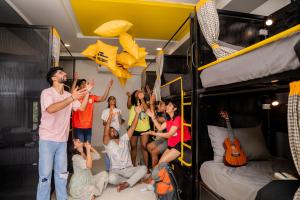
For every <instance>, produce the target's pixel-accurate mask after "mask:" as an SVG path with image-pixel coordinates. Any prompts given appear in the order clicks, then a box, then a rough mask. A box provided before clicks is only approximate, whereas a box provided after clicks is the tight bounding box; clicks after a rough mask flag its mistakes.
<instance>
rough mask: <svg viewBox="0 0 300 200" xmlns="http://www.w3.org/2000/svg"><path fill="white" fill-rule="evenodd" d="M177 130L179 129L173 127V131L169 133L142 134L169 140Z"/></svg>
mask: <svg viewBox="0 0 300 200" xmlns="http://www.w3.org/2000/svg"><path fill="white" fill-rule="evenodd" d="M177 129H178V127H177V126H172V127H171V129H170V130H169V131H168V132H167V133H160V132H154V131H148V132H145V133H142V135H145V134H148V135H153V136H158V137H162V138H166V139H168V138H170V137H171V136H173V135H174V134H175V133H176V131H177Z"/></svg>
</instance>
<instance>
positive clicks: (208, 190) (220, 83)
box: [190, 3, 300, 200]
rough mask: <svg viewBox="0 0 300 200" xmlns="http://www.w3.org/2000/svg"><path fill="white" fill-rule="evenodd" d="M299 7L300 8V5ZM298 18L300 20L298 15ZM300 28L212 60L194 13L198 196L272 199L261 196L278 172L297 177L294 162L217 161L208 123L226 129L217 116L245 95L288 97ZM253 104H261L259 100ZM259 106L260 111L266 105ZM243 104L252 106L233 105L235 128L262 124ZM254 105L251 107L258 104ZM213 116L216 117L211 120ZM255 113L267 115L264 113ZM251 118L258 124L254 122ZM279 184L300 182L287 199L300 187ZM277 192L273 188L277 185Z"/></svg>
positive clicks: (297, 64)
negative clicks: (235, 163) (231, 163)
mask: <svg viewBox="0 0 300 200" xmlns="http://www.w3.org/2000/svg"><path fill="white" fill-rule="evenodd" d="M295 5H296V6H298V8H299V5H298V4H296V3H294V4H293V6H295ZM296 11H297V12H298V11H299V9H296ZM298 13H299V12H298ZM227 14H228V15H232V17H233V18H243V19H248V20H253V18H252V17H253V16H250V15H242V14H235V13H227ZM297 15H298V14H297ZM295 20H298V19H296V18H295ZM261 23H264V19H261ZM297 23H299V21H298V22H297ZM299 32H300V25H296V26H293V27H290V28H289V29H287V30H285V31H283V32H281V33H278V34H276V35H274V36H272V37H270V38H268V39H265V40H262V41H260V42H258V43H255V44H251V45H250V46H249V47H246V48H244V49H241V50H240V51H237V52H235V53H233V54H231V55H229V56H227V57H223V58H220V59H218V60H215V61H213V59H211V57H212V56H211V55H212V50H209V51H210V53H209V52H208V51H207V49H204V48H203V46H206V47H207V46H208V45H207V43H206V41H205V39H204V37H203V35H202V33H201V30H200V28H199V25H198V22H197V17H196V14H194V15H192V16H191V44H192V45H191V47H190V48H191V49H192V50H191V52H192V76H193V79H192V80H193V83H192V85H193V89H192V91H191V95H192V124H193V127H192V130H193V131H192V133H193V140H192V148H193V159H192V162H193V182H194V185H193V196H195V198H194V199H202V198H203V197H204V196H205V195H209V196H210V198H213V199H233V200H234V199H249V200H250V199H255V198H256V199H259V200H261V199H268V197H266V196H264V195H262V194H266V193H264V192H262V191H264V190H265V189H266V188H268V187H270V185H273V182H274V181H273V180H274V173H275V172H278V171H285V172H289V173H290V174H293V175H295V176H297V173H296V172H295V169H294V165H293V164H289V165H287V163H286V162H284V164H282V162H279V161H278V160H276V159H270V158H266V159H259V160H255V159H254V161H249V162H248V164H247V165H246V166H243V167H238V168H232V167H228V166H225V165H224V164H223V163H222V162H215V161H214V155H215V153H216V152H215V147H214V145H215V144H214V143H213V141H212V140H213V138H212V137H210V135H209V131H210V130H209V129H210V128H209V127H208V125H214V126H216V127H218V128H219V129H221V127H222V126H223V127H224V124H223V125H222V123H220V122H219V121H218V119H217V118H216V115H218V111H220V109H223V108H225V109H226V108H227V109H228V107H230V106H232V104H234V103H232V100H237V101H238V100H239V101H244V100H245V98H246V97H249V98H253V99H255V101H257V100H258V99H259V98H260V97H263V96H265V94H267V95H274V94H275V93H276V94H277V93H279V92H280V93H285V94H286V96H287V94H288V91H289V82H291V81H295V80H299V79H300V73H299V72H300V70H299V68H300V56H299V53H297V52H299V43H300V33H299ZM209 54H210V56H209ZM211 61H212V62H211ZM199 66H200V67H199ZM199 85H200V86H199ZM224 98H225V99H226V98H227V99H228V101H229V102H231V103H228V104H227V105H225V107H218V105H217V104H213V103H212V102H214V101H219V102H220V99H224ZM253 105H254V106H257V103H256V104H253ZM219 106H220V105H219ZM223 106H224V105H223ZM226 106H227V107H226ZM259 106H260V107H259V109H261V106H262V104H260V105H259ZM243 107H247V103H240V104H239V107H238V106H237V108H236V109H237V110H234V109H233V113H232V114H233V115H234V116H233V117H234V118H235V119H234V120H233V121H235V123H234V125H235V126H236V127H234V128H249V127H254V125H258V124H256V122H255V120H247V117H249V113H247V112H251V111H249V110H248V111H247V112H246V113H243V114H242V115H241V113H240V111H239V110H238V109H243ZM249 109H250V110H251V109H253V107H250V108H249ZM257 109H258V108H257ZM211 115H214V117H212V118H211ZM250 115H251V114H250ZM251 116H252V115H251ZM255 117H256V118H261V117H263V116H262V113H260V115H258V116H255ZM264 117H267V118H268V119H267V120H268V122H266V123H267V127H264V135H263V137H264V138H265V139H266V146H268V147H269V148H270V145H271V144H272V143H270V137H271V134H270V130H269V129H270V127H269V125H270V124H268V123H269V120H270V119H269V117H270V113H269V112H268V114H267V115H266V116H264ZM253 119H254V118H253ZM249 122H252V123H254V122H255V123H254V125H253V124H252V126H251V125H249ZM223 141H224V140H223ZM276 183H277V182H276ZM278 183H279V184H280V185H284V184H285V186H284V187H285V188H291V187H292V186H291V185H294V186H295V185H296V186H295V187H294V186H293V188H294V189H292V190H290V191H289V193H286V194H285V195H286V196H285V197H287V196H288V195H290V196H289V197H292V196H293V194H294V193H295V191H296V189H297V187H298V186H299V185H300V183H299V181H298V182H295V181H294V182H292V183H288V182H283V181H279V182H278ZM268 189H269V188H268ZM272 190H273V191H274V188H273V189H272ZM282 190H284V188H282ZM200 193H201V194H200ZM269 195H270V192H269ZM291 195H292V196H291ZM269 199H270V198H269Z"/></svg>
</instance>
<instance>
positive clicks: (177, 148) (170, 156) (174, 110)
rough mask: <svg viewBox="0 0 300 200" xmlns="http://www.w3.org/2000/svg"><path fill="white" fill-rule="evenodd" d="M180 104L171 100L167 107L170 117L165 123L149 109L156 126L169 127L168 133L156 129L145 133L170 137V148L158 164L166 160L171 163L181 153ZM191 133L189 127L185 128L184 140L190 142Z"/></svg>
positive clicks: (162, 128) (148, 111)
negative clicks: (159, 120) (160, 121)
mask: <svg viewBox="0 0 300 200" xmlns="http://www.w3.org/2000/svg"><path fill="white" fill-rule="evenodd" d="M179 108H180V107H179V106H178V105H177V104H176V103H174V102H169V103H168V105H167V108H166V113H167V114H168V115H169V117H170V119H168V120H167V121H166V122H164V123H162V124H161V123H159V122H158V120H157V118H156V116H155V114H154V113H153V112H152V111H151V110H147V114H148V115H149V117H151V119H152V121H153V123H154V125H155V127H156V128H157V129H158V130H159V131H162V130H164V129H167V133H159V132H154V131H149V132H145V133H143V134H149V135H154V136H159V137H164V138H167V139H168V149H167V150H166V151H165V152H164V153H163V155H162V156H161V158H160V160H159V162H158V164H160V163H163V162H166V163H169V162H171V161H173V160H175V159H176V158H178V157H179V156H180V155H181V116H180V112H179ZM190 140H191V134H190V132H189V129H188V127H186V126H184V128H183V141H184V142H185V143H187V144H189V143H190Z"/></svg>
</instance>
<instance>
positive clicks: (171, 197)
mask: <svg viewBox="0 0 300 200" xmlns="http://www.w3.org/2000/svg"><path fill="white" fill-rule="evenodd" d="M152 178H153V180H154V192H155V194H156V196H157V199H158V200H181V198H180V196H179V195H180V193H181V190H180V189H179V188H178V185H177V182H176V178H175V175H174V173H173V171H172V169H171V167H170V166H169V165H168V163H161V164H160V165H158V166H156V167H155V168H154V169H153V171H152Z"/></svg>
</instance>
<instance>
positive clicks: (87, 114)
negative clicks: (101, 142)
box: [72, 74, 113, 143]
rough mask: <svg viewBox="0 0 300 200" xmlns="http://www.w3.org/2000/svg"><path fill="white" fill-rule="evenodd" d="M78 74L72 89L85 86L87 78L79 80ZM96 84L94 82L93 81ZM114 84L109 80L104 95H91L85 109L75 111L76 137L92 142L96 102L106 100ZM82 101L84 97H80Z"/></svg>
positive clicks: (74, 125)
mask: <svg viewBox="0 0 300 200" xmlns="http://www.w3.org/2000/svg"><path fill="white" fill-rule="evenodd" d="M77 76H78V75H77V74H76V75H75V80H74V83H73V86H72V89H74V88H76V87H78V88H80V89H81V88H85V87H86V80H85V79H79V80H77ZM92 84H93V85H94V83H93V82H92ZM112 84H113V80H110V81H109V84H108V86H107V88H106V90H105V92H104V94H103V96H97V95H94V94H90V95H89V100H88V104H87V106H86V109H85V111H74V112H73V115H72V126H73V128H74V137H75V138H76V139H80V141H82V142H87V141H88V142H89V143H91V140H92V126H93V111H94V103H98V102H104V101H106V99H107V96H108V94H109V90H110V88H111V86H112ZM79 101H80V102H81V101H82V99H79Z"/></svg>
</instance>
